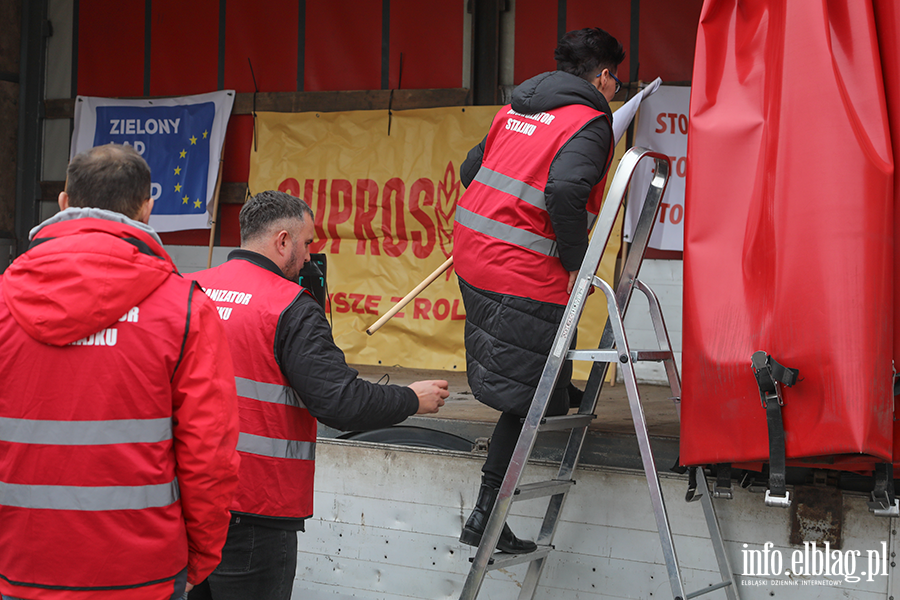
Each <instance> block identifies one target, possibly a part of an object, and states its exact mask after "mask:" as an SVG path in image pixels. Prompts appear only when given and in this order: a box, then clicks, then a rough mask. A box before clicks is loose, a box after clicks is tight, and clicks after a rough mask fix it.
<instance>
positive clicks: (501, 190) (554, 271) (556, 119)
mask: <svg viewBox="0 0 900 600" xmlns="http://www.w3.org/2000/svg"><path fill="white" fill-rule="evenodd" d="M599 118H606V119H608V118H609V117H608V116H607V115H605V114H604V113H602V112H600V111H598V110H596V109H593V108H590V107H588V106H584V105H581V104H570V105H568V106H563V107H560V108H556V109H553V110H551V111H548V112H545V113H537V114H533V115H522V114H519V113H517V112H516V111H514V110H512V108H511V107H510V106H508V105H507V106H504V107H503V108H502V109H500V112H498V113H497V116H496V117H494V122H493V124H492V125H491V130H490V132H489V133H488V136H487V142H486V145H485V150H484V158H483V160H482V164H481V168H480V169H479V171H478V174H477V175H476V176H475V179H474V180H473V181H472V183H471V184H470V185H469V187H468V188H467V189H466V191H465V193H464V194H463V195H462V198H460V200H459V203H458V204H457V207H456V217H455V225H454V229H453V247H454V252H453V263H454V266H455V268H456V271H457V273H458V274H459V276H460V277H462V278H463V279H464V280H466V281H467V282H468V283H470V284H471V285H473V286H475V287H477V288H481V289H483V290H487V291H491V292H499V293H503V294H510V295H514V296H521V297H525V298H531V299H533V300H540V301H544V302H553V303H555V304H565V303H566V302H568V299H569V295H568V293H567V292H566V284H567V283H568V280H569V274H568V272H567V271H566V270H565V269H564V268H563V266H562V263H560V261H559V258H558V254H557V252H556V234H555V233H554V231H553V226H552V224H551V223H550V215H549V214H548V213H547V207H546V203H545V199H544V188H545V187H546V186H547V178H548V176H549V174H550V165H551V163H552V162H553V159H554V158H555V157H556V155H557V153H558V152H559V151H560V149H562V147H563V146H564V145H565V144H566V143H567V142H568V141H569V140H570V139H571V138H572V136H573V135H575V134H576V133H578V132H579V131H580V130H581V129H583V128H584V127H585V126H586V125H587V124H588V123H589V122H591V121H593V120H594V119H599ZM607 154H608V158H607V164H606V165H605V168H604V170H605V169H606V168H608V167H609V163H610V161H611V160H612V155H613V148H612V146H610V149H609V152H608V153H607ZM604 182H605V177H604V179H603V180H601V181H600V183H598V184H597V185H595V186H594V188H593V189H592V190H591V195H590V198H589V199H588V202H587V210H588V213H589V215H588V222H589V224H590V225H593V222H594V220H595V219H596V217H597V214H598V213H599V212H600V205H601V202H602V198H603V190H604V187H605V183H604Z"/></svg>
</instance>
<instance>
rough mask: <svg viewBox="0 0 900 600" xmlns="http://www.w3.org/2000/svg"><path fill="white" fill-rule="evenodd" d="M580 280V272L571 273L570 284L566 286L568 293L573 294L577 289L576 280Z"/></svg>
mask: <svg viewBox="0 0 900 600" xmlns="http://www.w3.org/2000/svg"><path fill="white" fill-rule="evenodd" d="M576 279H578V271H569V284H568V285H567V286H566V293H567V294H571V293H572V289H573V288H574V287H575V280H576Z"/></svg>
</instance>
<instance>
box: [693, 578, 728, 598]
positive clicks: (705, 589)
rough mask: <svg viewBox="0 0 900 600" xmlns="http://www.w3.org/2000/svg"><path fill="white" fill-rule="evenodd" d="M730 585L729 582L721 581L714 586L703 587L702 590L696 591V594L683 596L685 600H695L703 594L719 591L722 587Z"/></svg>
mask: <svg viewBox="0 0 900 600" xmlns="http://www.w3.org/2000/svg"><path fill="white" fill-rule="evenodd" d="M729 585H731V582H730V581H722V582H720V583H717V584H715V585H711V586H709V587H705V588H703V589H702V590H697V591H696V592H691V593H690V594H687V595H686V596H685V598H686V600H691V598H696V597H697V596H702V595H703V594H708V593H710V592H714V591H716V590H721V589H722V588H724V587H728V586H729Z"/></svg>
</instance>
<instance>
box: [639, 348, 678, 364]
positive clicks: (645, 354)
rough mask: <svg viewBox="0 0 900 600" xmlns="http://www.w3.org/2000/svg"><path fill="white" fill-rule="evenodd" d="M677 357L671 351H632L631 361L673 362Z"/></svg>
mask: <svg viewBox="0 0 900 600" xmlns="http://www.w3.org/2000/svg"><path fill="white" fill-rule="evenodd" d="M674 358H675V355H674V354H672V351H671V350H632V351H631V360H632V361H634V362H642V361H657V362H658V361H662V360H672V359H674Z"/></svg>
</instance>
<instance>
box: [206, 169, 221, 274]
mask: <svg viewBox="0 0 900 600" xmlns="http://www.w3.org/2000/svg"><path fill="white" fill-rule="evenodd" d="M224 163H225V157H224V156H221V157H219V174H218V175H217V176H216V189H215V190H214V191H213V209H212V215H210V216H211V217H212V223H211V224H210V228H209V257H208V258H207V259H206V268H207V269H208V268H210V267H211V266H212V255H213V243H215V241H216V215H217V214H218V212H219V192H220V191H221V189H222V165H223V164H224Z"/></svg>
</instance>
